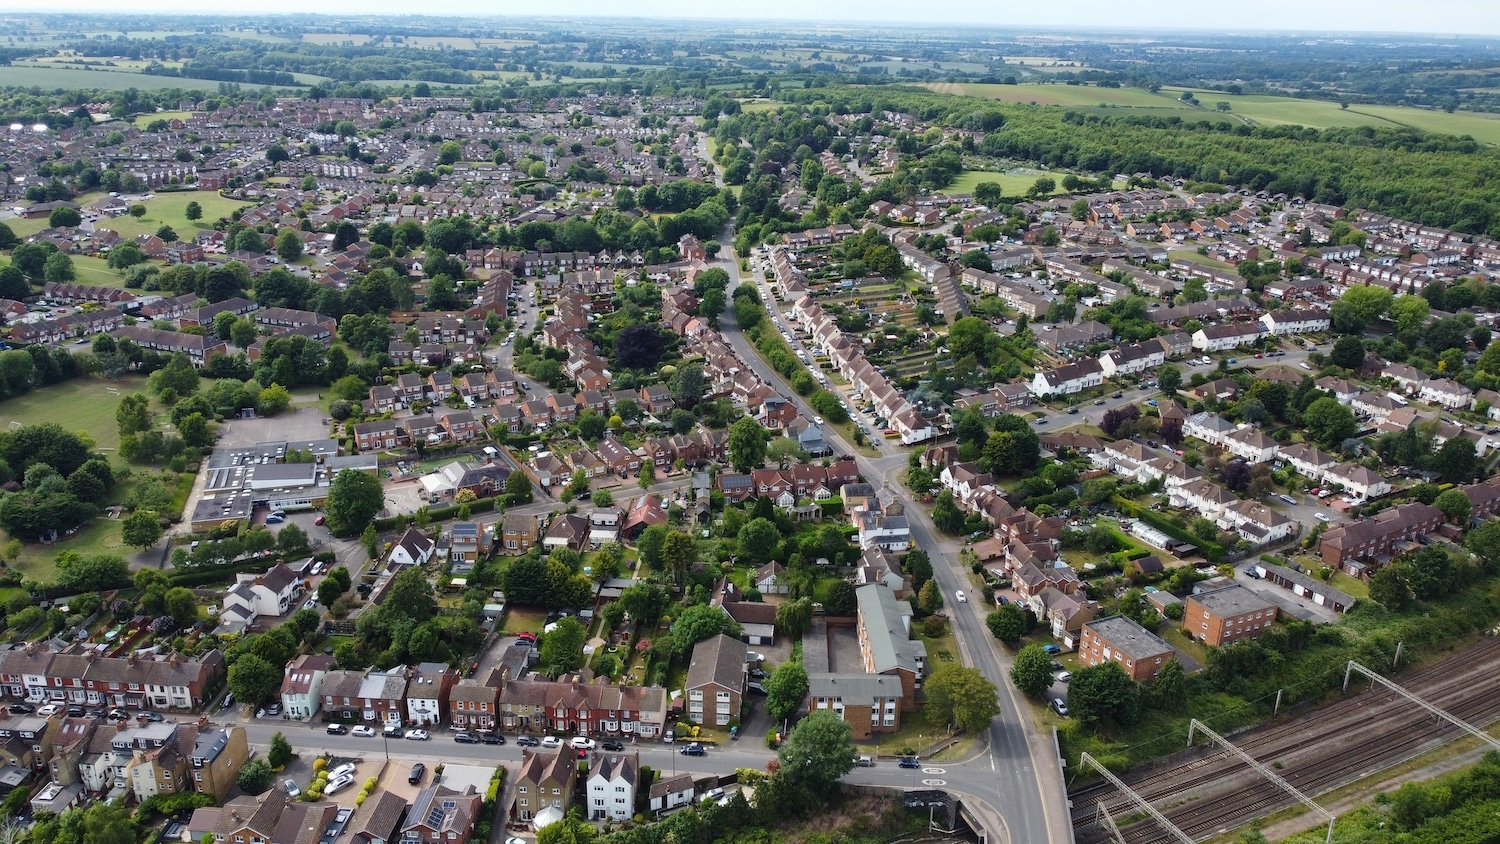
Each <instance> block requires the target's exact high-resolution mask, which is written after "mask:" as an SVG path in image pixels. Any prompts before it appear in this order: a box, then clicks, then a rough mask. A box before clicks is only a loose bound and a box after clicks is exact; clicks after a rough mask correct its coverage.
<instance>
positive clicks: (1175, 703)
mask: <svg viewBox="0 0 1500 844" xmlns="http://www.w3.org/2000/svg"><path fill="white" fill-rule="evenodd" d="M1173 606H1181V604H1173ZM1148 697H1150V699H1151V707H1152V708H1153V709H1161V710H1165V711H1167V712H1181V711H1182V710H1183V708H1184V707H1186V706H1187V673H1186V672H1184V671H1183V670H1182V663H1180V662H1178V661H1177V660H1175V659H1169V660H1167V661H1166V664H1164V665H1162V667H1161V668H1160V669H1158V670H1157V672H1156V679H1155V680H1152V681H1151V689H1150V692H1149V694H1148Z"/></svg>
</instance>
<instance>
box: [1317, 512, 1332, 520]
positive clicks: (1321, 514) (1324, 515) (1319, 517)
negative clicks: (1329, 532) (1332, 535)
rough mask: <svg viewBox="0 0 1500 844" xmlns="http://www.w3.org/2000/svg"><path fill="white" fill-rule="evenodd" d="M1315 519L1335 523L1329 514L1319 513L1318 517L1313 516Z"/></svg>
mask: <svg viewBox="0 0 1500 844" xmlns="http://www.w3.org/2000/svg"><path fill="white" fill-rule="evenodd" d="M1313 518H1315V519H1317V520H1318V521H1320V522H1331V521H1333V519H1331V518H1329V517H1328V514H1327V513H1318V514H1317V515H1315V516H1313Z"/></svg>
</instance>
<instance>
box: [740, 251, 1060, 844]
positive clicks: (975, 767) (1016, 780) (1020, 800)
mask: <svg viewBox="0 0 1500 844" xmlns="http://www.w3.org/2000/svg"><path fill="white" fill-rule="evenodd" d="M723 242H724V243H733V242H734V238H733V236H732V231H730V230H729V229H728V228H727V227H726V231H725V234H724V236H723ZM723 266H724V269H725V270H726V271H727V272H728V273H729V277H730V292H731V293H732V292H733V290H734V288H736V287H738V286H739V285H740V284H741V283H743V281H744V280H743V279H742V278H741V276H740V270H739V262H738V261H736V260H735V259H734V257H733V255H732V254H731V255H730V257H729V259H728V260H726V261H724V262H723ZM762 298H765V297H764V295H763V296H762ZM773 307H774V304H773V303H771V302H769V301H768V302H767V309H768V310H769V309H771V308H773ZM720 328H721V332H722V334H723V336H724V339H725V341H726V342H727V343H729V345H730V347H731V348H733V349H734V351H735V353H736V354H737V355H739V357H740V359H741V360H742V361H744V362H745V364H746V365H747V366H749V367H750V368H751V369H752V370H754V371H755V373H756V374H757V375H759V376H760V378H761V379H762V380H764V381H765V382H766V383H767V384H772V385H777V386H778V387H779V390H780V392H781V393H782V394H783V395H785V396H788V397H790V398H791V400H792V402H793V403H794V404H795V405H796V406H797V408H798V410H799V411H800V412H801V413H802V414H803V415H804V416H806V417H807V418H809V419H811V418H813V417H814V416H816V415H818V413H817V411H815V410H814V409H813V408H812V407H811V406H810V405H808V404H807V402H806V401H805V400H803V398H802V397H801V396H799V395H797V393H796V391H795V390H793V389H791V387H790V386H788V385H787V384H786V382H785V381H784V380H782V378H781V376H780V375H779V374H778V373H776V372H775V371H774V370H772V369H771V368H770V367H769V366H768V365H766V363H765V361H763V360H762V359H761V357H760V355H759V354H757V353H756V351H755V349H754V348H752V347H751V345H750V342H749V340H748V338H746V337H745V334H744V332H742V331H741V330H740V327H739V325H738V323H736V322H735V319H734V310H733V309H732V308H731V309H728V310H726V312H725V313H724V314H723V316H722V317H721V318H720ZM825 433H826V434H828V435H829V436H832V437H833V438H834V439H836V440H837V441H838V442H839V443H840V444H841V446H842V448H843V450H844V452H845V453H847V454H852V455H855V461H856V465H858V467H859V470H860V474H862V475H863V476H864V477H865V480H866V481H868V482H870V483H873V484H877V485H880V484H885V485H888V486H889V487H890V489H891V490H892V491H893V492H894V493H895V494H896V496H897V497H898V498H900V499H901V500H902V502H903V504H904V505H905V512H906V515H907V521H908V523H909V524H910V526H911V536H912V542H913V544H914V545H915V546H916V547H918V548H921V549H923V550H924V551H926V552H927V554H928V557H929V558H930V559H931V560H932V569H933V576H934V577H935V578H936V580H937V583H938V585H939V586H940V587H941V588H942V590H943V594H944V596H945V597H946V599H947V601H948V604H949V606H950V607H951V608H952V616H953V618H952V620H953V629H954V637H955V638H956V639H957V641H958V648H959V650H960V652H961V653H962V655H963V657H964V662H966V663H967V664H969V665H972V666H974V667H976V668H978V669H979V670H980V671H982V672H983V673H984V675H985V676H986V677H987V678H989V680H990V681H991V682H992V683H994V684H995V686H996V688H998V689H999V690H1000V715H999V717H997V718H996V719H995V720H994V721H992V722H991V724H990V728H989V731H988V733H987V734H986V735H985V737H984V738H985V742H986V748H985V751H986V752H985V753H983V754H981V755H979V756H977V757H975V758H973V759H970V760H966V761H965V762H963V763H958V764H947V765H945V766H943V770H944V773H943V774H934V775H933V776H932V777H923V778H922V779H933V777H941V779H942V781H943V782H945V786H944V787H946V788H949V789H952V790H955V791H959V792H964V793H967V794H971V795H973V796H975V797H978V798H981V799H982V800H984V801H987V802H988V803H990V804H991V805H992V806H993V808H994V809H995V810H997V811H998V812H999V813H1000V814H1001V815H1002V816H1003V818H1004V823H1005V830H1004V832H1005V834H1006V835H1007V837H1008V839H1009V840H1010V841H1011V842H1013V844H1031V842H1041V841H1051V842H1059V844H1060V843H1061V842H1068V841H1071V840H1072V832H1071V824H1070V820H1069V817H1068V811H1067V795H1066V794H1065V793H1064V792H1063V790H1062V788H1061V783H1062V778H1061V774H1060V772H1059V770H1058V760H1057V758H1056V754H1055V753H1054V752H1053V750H1052V742H1051V740H1050V738H1047V737H1044V736H1042V735H1041V734H1040V733H1038V732H1037V731H1036V730H1035V729H1034V727H1033V726H1032V720H1031V714H1030V710H1029V709H1027V708H1025V707H1024V706H1023V705H1022V704H1021V702H1020V701H1019V700H1018V699H1017V697H1016V693H1015V690H1014V688H1013V687H1012V686H1011V684H1010V680H1009V678H1008V677H1007V676H1006V675H1007V673H1008V669H1009V665H1008V663H1009V660H1008V659H1004V658H1002V657H1001V655H1000V654H998V653H997V651H996V648H995V647H994V646H993V645H992V644H991V640H992V637H991V636H990V634H989V631H988V629H987V628H986V627H985V626H984V620H983V617H982V614H983V613H984V612H985V611H986V609H987V607H986V606H984V605H983V604H982V603H980V602H976V603H972V604H970V603H957V602H956V601H955V600H954V598H953V595H954V593H955V592H957V591H958V590H960V589H966V588H971V587H969V585H968V583H967V579H966V578H965V576H964V574H963V570H962V569H961V568H960V567H959V565H958V562H957V559H956V553H955V552H956V551H957V548H958V545H957V543H956V542H953V541H951V540H944V541H939V540H938V539H937V530H936V528H935V527H934V526H933V524H932V520H931V519H930V518H929V517H928V515H927V513H926V511H925V510H924V509H922V507H920V506H919V505H918V504H917V503H916V502H915V501H913V500H912V499H911V498H910V497H909V496H907V495H906V491H905V489H904V487H903V486H902V485H901V482H900V480H901V479H900V472H901V470H902V469H903V468H905V467H906V465H907V457H906V454H905V453H904V452H902V451H901V450H900V449H890V450H889V451H890V452H892V453H890V454H888V455H883V456H881V457H878V458H867V457H864V456H862V455H861V454H860V452H859V450H858V449H856V448H854V446H853V445H852V444H850V443H849V442H847V441H846V440H844V438H843V435H842V433H841V432H840V431H838V430H837V429H829V430H827V431H826V432H825ZM877 436H878V434H877ZM864 770H868V769H864ZM856 773H859V771H858V770H857V771H856ZM851 781H856V782H857V781H860V778H859V777H851ZM902 784H905V785H911V786H918V787H920V784H921V781H920V779H919V778H916V777H913V778H912V781H911V782H904V783H902ZM992 840H994V839H992Z"/></svg>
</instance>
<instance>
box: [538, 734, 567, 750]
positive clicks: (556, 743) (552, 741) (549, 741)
mask: <svg viewBox="0 0 1500 844" xmlns="http://www.w3.org/2000/svg"><path fill="white" fill-rule="evenodd" d="M562 745H563V740H562V739H560V738H558V737H557V736H547V737H546V738H543V739H542V747H545V748H547V749H548V750H554V749H556V748H559V747H562Z"/></svg>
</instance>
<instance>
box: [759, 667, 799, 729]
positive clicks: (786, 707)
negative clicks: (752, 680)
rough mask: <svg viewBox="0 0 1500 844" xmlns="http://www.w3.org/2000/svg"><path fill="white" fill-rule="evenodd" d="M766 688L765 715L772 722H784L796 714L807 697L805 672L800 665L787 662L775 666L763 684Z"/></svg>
mask: <svg viewBox="0 0 1500 844" xmlns="http://www.w3.org/2000/svg"><path fill="white" fill-rule="evenodd" d="M763 685H765V687H766V714H768V715H770V716H771V718H772V720H775V721H785V720H786V719H788V718H790V717H792V716H793V715H796V714H797V709H798V708H799V707H800V706H801V705H802V699H803V698H805V697H807V670H806V669H805V668H803V667H802V663H800V662H796V661H794V660H787V661H786V662H783V663H782V664H780V665H778V666H776V670H775V671H772V672H771V676H770V677H767V678H766V681H765V683H764V684H763Z"/></svg>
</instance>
